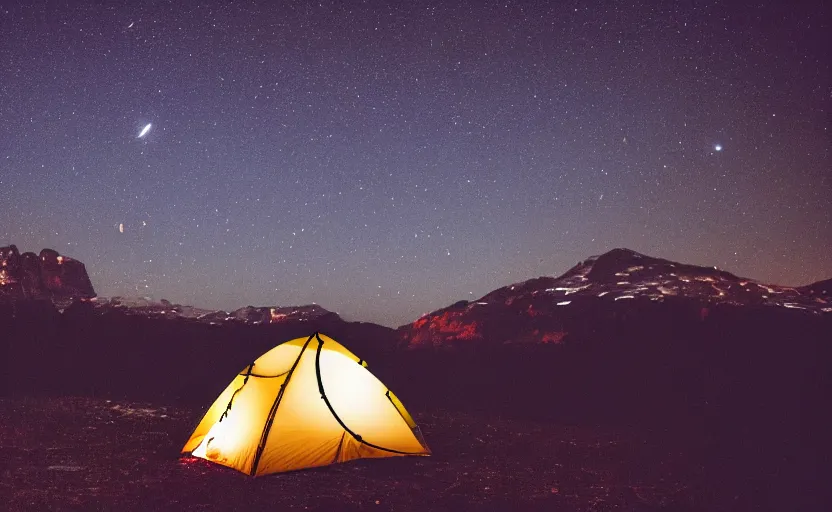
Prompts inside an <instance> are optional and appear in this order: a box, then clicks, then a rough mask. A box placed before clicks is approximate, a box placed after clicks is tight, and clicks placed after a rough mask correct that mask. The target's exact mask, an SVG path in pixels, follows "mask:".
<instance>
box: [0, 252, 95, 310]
mask: <svg viewBox="0 0 832 512" xmlns="http://www.w3.org/2000/svg"><path fill="white" fill-rule="evenodd" d="M91 297H95V290H94V289H93V287H92V282H90V278H89V276H88V275H87V269H86V267H84V264H83V263H81V262H80V261H78V260H75V259H72V258H70V257H67V256H62V255H60V254H59V253H58V251H55V250H52V249H43V250H42V251H40V254H35V253H33V252H24V253H23V254H20V252H19V251H18V249H17V247H16V246H14V245H9V246H6V247H0V300H3V299H5V300H18V299H49V300H53V301H62V302H66V301H71V300H73V299H79V298H91Z"/></svg>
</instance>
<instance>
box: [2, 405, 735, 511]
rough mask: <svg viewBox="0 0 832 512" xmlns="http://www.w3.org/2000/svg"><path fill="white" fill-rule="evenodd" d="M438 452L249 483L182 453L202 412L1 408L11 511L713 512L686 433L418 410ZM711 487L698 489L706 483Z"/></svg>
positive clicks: (723, 503) (719, 500) (725, 498)
mask: <svg viewBox="0 0 832 512" xmlns="http://www.w3.org/2000/svg"><path fill="white" fill-rule="evenodd" d="M413 412H414V416H415V417H416V419H417V421H418V422H419V423H420V425H421V428H422V430H423V433H424V434H425V438H426V439H427V441H428V443H429V445H430V447H431V449H432V450H433V452H434V455H433V456H432V457H418V458H416V457H413V458H397V459H383V460H370V461H358V462H354V463H348V464H342V465H337V466H330V467H327V468H320V469H314V470H308V471H300V472H294V473H284V474H276V475H269V476H264V477H258V478H256V479H255V478H251V477H248V476H245V475H243V474H240V473H237V472H235V471H233V470H229V469H226V468H223V467H220V466H217V465H214V464H211V463H208V462H206V461H203V460H201V459H193V458H189V459H180V458H179V456H178V450H179V448H180V446H181V444H182V443H183V441H184V440H185V439H186V438H187V436H188V434H189V433H190V432H189V430H190V429H191V428H192V426H193V425H194V423H195V422H196V421H197V420H198V419H199V416H200V414H201V413H202V411H200V410H199V409H198V408H190V407H180V406H158V405H152V404H146V403H135V402H125V401H108V400H104V399H91V398H74V397H68V398H23V397H15V398H4V399H0V453H2V456H3V464H2V465H0V496H2V497H3V501H4V503H3V507H7V508H4V510H286V509H297V510H379V511H381V510H594V511H605V510H645V511H646V510H679V511H684V510H702V509H712V510H713V509H727V508H735V507H733V506H732V505H739V504H738V503H736V502H734V501H732V500H734V498H732V497H731V496H729V494H730V493H727V494H723V495H722V496H717V495H714V494H713V493H712V491H711V490H709V489H708V487H707V485H705V484H703V483H702V482H704V480H703V476H704V475H703V469H702V466H700V465H698V464H696V461H695V458H696V452H697V448H696V446H694V445H693V444H691V443H690V442H688V441H685V440H683V438H682V437H679V436H670V435H667V434H666V433H660V432H649V431H643V430H642V431H639V432H638V433H634V432H632V431H629V430H628V429H612V428H609V427H607V428H587V427H574V426H567V425H560V424H555V423H536V422H530V421H520V420H510V419H502V418H496V417H484V416H479V415H477V414H476V413H449V412H443V411H419V410H417V411H413ZM698 482H699V483H698Z"/></svg>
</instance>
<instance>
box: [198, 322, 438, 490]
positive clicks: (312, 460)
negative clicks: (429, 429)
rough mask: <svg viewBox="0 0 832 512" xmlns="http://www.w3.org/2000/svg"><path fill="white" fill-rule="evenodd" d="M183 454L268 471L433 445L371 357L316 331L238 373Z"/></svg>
mask: <svg viewBox="0 0 832 512" xmlns="http://www.w3.org/2000/svg"><path fill="white" fill-rule="evenodd" d="M182 454H183V455H187V454H191V455H192V456H194V457H201V458H203V459H206V460H210V461H212V462H216V463H218V464H222V465H224V466H228V467H231V468H234V469H237V470H239V471H242V472H243V473H246V474H249V475H265V474H269V473H279V472H283V471H291V470H296V469H304V468H311V467H316V466H325V465H328V464H334V463H338V462H346V461H350V460H354V459H361V458H371V457H394V456H401V455H430V449H428V447H427V445H426V444H425V441H424V439H423V438H422V434H421V431H420V430H419V427H418V426H416V423H414V421H413V418H412V417H411V416H410V414H408V412H407V410H405V408H404V405H402V403H401V402H400V401H399V400H398V399H397V398H396V396H395V395H394V394H393V393H392V392H391V391H390V390H389V389H387V388H386V387H385V386H384V384H382V383H381V382H380V381H379V380H378V379H377V378H375V377H374V376H373V374H371V373H370V372H369V370H367V365H366V363H365V362H364V361H363V360H362V359H359V358H358V357H356V356H355V355H353V354H352V353H351V352H350V351H349V350H347V349H346V348H345V347H344V346H343V345H341V344H340V343H338V342H337V341H335V340H333V339H332V338H329V337H328V336H325V335H323V334H319V333H315V334H313V335H312V336H309V337H308V338H298V339H294V340H292V341H287V342H286V343H283V344H280V345H278V346H276V347H275V348H273V349H271V350H270V351H268V352H266V353H265V354H263V355H262V356H260V357H259V358H258V359H257V360H255V361H254V362H253V363H251V364H250V365H248V366H247V367H246V368H245V369H244V370H243V371H242V372H241V373H240V374H238V375H237V376H236V377H235V378H234V380H233V381H232V382H231V384H229V385H228V387H227V388H225V390H224V391H223V392H222V393H221V394H220V396H219V397H218V398H217V399H216V401H214V403H213V405H211V407H210V408H209V409H208V412H207V413H205V416H203V418H202V420H201V421H200V422H199V425H198V426H197V427H196V430H195V431H194V433H193V434H191V437H190V439H188V442H187V443H185V446H184V447H183V448H182Z"/></svg>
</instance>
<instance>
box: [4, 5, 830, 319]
mask: <svg viewBox="0 0 832 512" xmlns="http://www.w3.org/2000/svg"><path fill="white" fill-rule="evenodd" d="M82 4H83V3H82V2H62V3H50V4H44V5H38V6H35V4H33V3H29V2H3V3H2V4H0V31H2V32H0V33H2V34H3V36H2V38H0V59H1V60H0V120H2V124H0V245H7V244H12V243H13V244H16V245H17V246H18V247H19V248H20V250H21V251H36V252H37V251H39V250H40V249H42V248H44V247H50V248H54V249H56V250H58V251H60V252H61V253H62V254H65V255H67V256H70V257H74V258H76V259H79V260H81V261H83V262H84V263H85V264H86V266H87V269H88V271H89V273H90V277H91V279H92V281H93V284H94V286H95V288H96V291H97V292H98V293H99V294H100V295H103V296H114V295H123V296H149V297H153V298H156V299H161V298H167V299H169V300H172V301H174V302H179V303H183V304H192V305H195V306H199V307H206V308H222V309H226V310H230V309H235V308H238V307H242V306H245V305H249V304H251V305H280V306H289V305H299V304H309V303H312V302H315V303H318V304H320V305H321V306H323V307H325V308H327V309H329V310H332V311H336V312H338V313H339V314H341V315H342V316H343V317H344V318H346V319H348V320H364V321H373V322H377V323H381V324H384V325H390V326H396V325H401V324H404V323H408V322H411V321H413V320H415V319H416V318H417V317H418V316H419V315H421V314H422V313H426V312H428V311H432V310H435V309H438V308H440V307H444V306H447V305H448V304H450V303H452V302H455V301H457V300H460V299H469V300H473V299H475V298H478V297H480V296H482V295H484V294H485V293H487V292H488V291H490V290H492V289H495V288H498V287H501V286H504V285H507V284H510V283H513V282H518V281H522V280H525V279H528V278H532V277H537V276H540V275H559V274H561V273H563V272H565V271H566V270H567V269H568V268H570V267H571V266H573V265H574V264H575V263H577V262H578V261H579V260H582V259H584V258H586V257H588V256H590V255H593V254H600V253H603V252H606V251H607V250H609V249H612V248H614V247H627V248H630V249H634V250H636V251H639V252H642V253H645V254H649V255H651V256H657V257H664V258H669V259H673V260H677V261H683V262H687V263H694V264H700V265H709V266H710V265H716V266H719V267H720V268H724V269H726V270H729V271H731V272H734V273H736V274H739V275H742V276H745V277H750V278H754V279H759V280H762V281H766V282H771V283H776V284H785V285H802V284H807V283H809V282H812V281H817V280H820V279H826V278H830V277H832V257H830V247H832V165H830V164H832V159H830V149H832V67H831V66H832V65H831V64H830V63H831V62H832V59H829V55H828V52H829V48H830V45H832V40H830V35H829V34H832V24H830V15H829V14H830V13H829V12H828V11H827V10H825V9H826V8H828V5H827V6H825V5H824V2H823V1H822V0H817V1H815V2H804V3H794V4H793V3H791V2H762V3H747V2H743V3H740V2H710V1H701V2H699V1H696V2H693V1H680V2H664V3H660V2H639V1H635V2H626V3H624V2H591V1H590V2H587V1H581V2H574V1H573V2H570V1H565V2H549V3H547V2H514V1H503V2H487V1H476V2H460V1H449V2H438V1H437V2H422V1H419V0H415V1H413V2H390V3H386V2H372V1H368V2H350V1H343V2H341V1H337V2H332V1H324V2H320V3H318V2H266V1H262V2H250V1H249V2H207V3H202V4H200V5H199V6H197V3H196V2H156V1H142V2H129V3H126V2H125V3H123V4H122V5H120V6H114V5H112V4H110V3H104V2H101V3H98V2H95V3H93V2H89V3H87V6H84V5H82ZM113 4H115V3H113ZM148 124H149V125H150V128H149V129H148V130H146V133H145V134H144V135H143V136H142V137H139V135H140V134H141V133H142V131H143V129H144V128H145V127H146V126H147V125H148Z"/></svg>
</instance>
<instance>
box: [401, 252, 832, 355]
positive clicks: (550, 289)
mask: <svg viewBox="0 0 832 512" xmlns="http://www.w3.org/2000/svg"><path fill="white" fill-rule="evenodd" d="M830 283H832V280H828V281H821V282H818V283H815V284H812V285H808V286H804V287H785V286H777V285H769V284H763V283H760V282H757V281H754V280H752V279H746V278H741V277H737V276H735V275H734V274H731V273H729V272H726V271H724V270H720V269H718V268H716V267H700V266H696V265H688V264H683V263H677V262H674V261H670V260H665V259H661V258H653V257H650V256H646V255H644V254H640V253H637V252H635V251H632V250H629V249H613V250H611V251H609V252H607V253H604V254H602V255H599V256H593V257H590V258H588V259H586V260H584V261H582V262H580V263H578V264H577V265H576V266H574V267H573V268H571V269H570V270H569V271H567V272H566V273H565V274H563V275H561V276H560V277H547V276H544V277H538V278H535V279H530V280H528V281H524V282H521V283H516V284H512V285H509V286H505V287H503V288H499V289H497V290H494V291H492V292H490V293H488V294H486V295H485V296H483V297H481V298H480V299H478V300H475V301H472V302H468V301H459V302H457V303H454V304H452V305H451V306H449V307H446V308H443V309H440V310H438V311H434V312H433V313H429V314H427V315H424V316H422V317H421V318H419V319H418V320H416V321H415V322H413V323H411V324H409V325H405V326H402V327H400V328H399V329H398V331H399V333H400V336H401V338H402V342H403V343H405V344H407V345H408V346H411V347H420V346H438V345H446V344H449V343H459V342H466V341H474V340H483V341H491V342H494V343H527V342H534V343H560V342H561V341H563V340H564V338H565V337H566V336H567V334H568V331H569V329H567V324H568V323H570V322H572V323H574V321H575V319H576V317H586V316H587V315H589V314H590V312H593V313H592V314H596V313H598V312H599V310H600V312H602V313H605V314H606V313H610V314H618V313H622V314H623V313H625V312H626V311H627V310H632V309H635V308H638V307H642V306H643V304H644V303H645V302H647V303H657V304H663V305H668V306H669V307H668V308H666V309H665V311H669V310H670V309H671V308H672V309H673V310H674V312H676V313H678V314H683V313H682V311H681V310H686V311H687V313H686V314H687V315H688V316H689V317H691V318H693V317H698V319H699V320H700V321H701V320H704V318H705V317H706V316H707V315H708V313H709V311H710V309H711V308H713V307H727V306H749V307H755V308H757V307H764V308H781V309H793V310H800V311H803V312H805V313H811V314H824V313H830V312H832V294H830V292H829V289H830ZM627 302H633V303H635V304H638V305H632V306H628V305H626V303H627Z"/></svg>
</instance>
